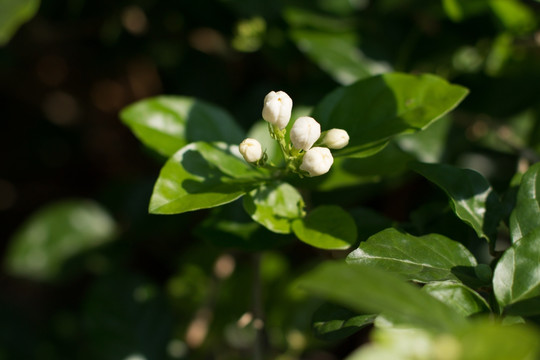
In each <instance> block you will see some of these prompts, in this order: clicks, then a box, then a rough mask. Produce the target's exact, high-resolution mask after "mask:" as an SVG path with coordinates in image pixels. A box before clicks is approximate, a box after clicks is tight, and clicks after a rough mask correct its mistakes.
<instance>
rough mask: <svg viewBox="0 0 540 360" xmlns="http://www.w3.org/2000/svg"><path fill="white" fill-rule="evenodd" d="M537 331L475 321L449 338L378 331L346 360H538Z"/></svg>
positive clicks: (407, 331) (402, 330)
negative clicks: (365, 344) (367, 342)
mask: <svg viewBox="0 0 540 360" xmlns="http://www.w3.org/2000/svg"><path fill="white" fill-rule="evenodd" d="M539 335H540V334H539V333H538V330H537V329H535V328H533V327H531V326H525V325H517V326H516V325H514V326H507V325H501V324H499V323H497V322H494V321H491V320H489V319H481V320H476V321H474V322H471V323H469V324H468V325H467V326H464V327H463V328H462V329H460V330H459V331H456V332H454V333H450V334H434V333H431V332H428V331H426V330H425V329H422V328H377V329H375V331H374V332H373V334H371V342H370V343H369V344H367V346H362V347H360V348H359V349H358V350H357V351H356V352H354V353H353V354H352V355H351V356H349V357H347V358H346V360H372V359H384V360H387V359H388V360H390V359H404V360H405V359H406V360H413V359H414V360H433V359H449V360H450V359H451V360H458V359H459V360H506V359H512V360H514V359H515V360H530V359H536V358H538V355H539V353H538V351H539V343H538V336H539Z"/></svg>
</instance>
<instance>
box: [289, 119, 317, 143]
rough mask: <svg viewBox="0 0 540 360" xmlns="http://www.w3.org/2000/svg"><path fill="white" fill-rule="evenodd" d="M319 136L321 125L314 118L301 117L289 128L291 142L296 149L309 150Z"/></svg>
mask: <svg viewBox="0 0 540 360" xmlns="http://www.w3.org/2000/svg"><path fill="white" fill-rule="evenodd" d="M320 136H321V125H319V123H318V122H317V121H315V119H314V118H312V117H309V116H302V117H299V118H298V119H296V121H295V122H294V125H293V126H292V128H291V142H292V144H293V146H294V147H295V148H296V149H299V150H300V149H301V150H305V151H307V150H309V149H311V147H312V146H313V144H315V141H317V140H318V139H319V137H320Z"/></svg>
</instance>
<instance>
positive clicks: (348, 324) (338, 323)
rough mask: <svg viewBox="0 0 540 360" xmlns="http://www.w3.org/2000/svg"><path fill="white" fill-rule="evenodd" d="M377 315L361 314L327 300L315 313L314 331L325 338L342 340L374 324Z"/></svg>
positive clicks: (321, 337) (313, 320) (316, 334)
mask: <svg viewBox="0 0 540 360" xmlns="http://www.w3.org/2000/svg"><path fill="white" fill-rule="evenodd" d="M375 317H376V315H359V314H358V313H356V312H354V311H351V310H349V309H346V308H344V307H342V306H339V305H335V304H332V303H328V302H327V303H324V304H322V305H321V306H320V307H319V308H318V309H317V310H316V311H315V313H314V314H313V319H312V323H313V331H314V332H315V336H317V337H318V338H320V339H323V340H327V341H335V340H341V339H344V338H346V337H348V336H350V335H352V334H354V333H356V332H358V330H360V329H362V328H364V327H366V326H368V325H370V324H372V323H373V320H375Z"/></svg>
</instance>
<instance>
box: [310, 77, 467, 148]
mask: <svg viewBox="0 0 540 360" xmlns="http://www.w3.org/2000/svg"><path fill="white" fill-rule="evenodd" d="M467 92H468V91H467V89H465V88H464V87H461V86H458V85H451V84H449V83H448V82H446V81H445V80H443V79H441V78H439V77H436V76H433V75H419V76H415V75H407V74H402V73H388V74H384V75H379V76H374V77H370V78H367V79H363V80H360V81H358V82H356V83H354V84H352V85H349V86H346V87H341V88H338V89H337V90H335V91H333V92H331V93H330V94H329V95H327V96H326V97H325V98H324V99H323V100H322V101H321V102H320V103H319V104H318V105H317V106H316V107H315V109H314V111H313V117H314V118H315V119H317V121H319V122H320V123H321V127H322V128H323V129H331V128H340V129H345V130H346V131H347V132H348V133H349V136H350V142H349V145H348V146H347V147H345V148H344V149H343V150H340V151H338V152H337V153H336V155H351V156H361V154H362V153H364V152H366V151H367V152H370V153H373V149H377V148H378V150H381V149H382V148H381V145H383V144H384V143H386V142H387V141H388V140H389V139H390V138H392V137H393V136H395V135H398V134H402V133H405V132H415V131H419V130H422V129H423V128H425V127H426V126H428V125H429V124H431V123H432V122H433V121H435V120H437V119H438V118H440V117H441V116H443V115H444V114H446V113H448V112H449V111H451V110H452V109H454V108H455V107H456V106H457V105H458V104H459V103H460V102H461V100H463V98H464V97H465V95H467Z"/></svg>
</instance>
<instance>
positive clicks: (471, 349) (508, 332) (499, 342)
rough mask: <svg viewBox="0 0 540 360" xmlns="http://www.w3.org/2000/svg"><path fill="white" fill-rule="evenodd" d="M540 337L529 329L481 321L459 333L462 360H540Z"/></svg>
mask: <svg viewBox="0 0 540 360" xmlns="http://www.w3.org/2000/svg"><path fill="white" fill-rule="evenodd" d="M539 337H540V334H539V333H538V330H537V329H536V328H533V327H531V326H528V325H512V326H508V325H500V324H497V323H494V322H492V321H489V320H487V319H482V320H481V321H476V322H474V323H472V324H471V325H470V326H467V327H466V328H465V329H464V330H463V331H461V332H459V334H458V339H459V343H460V344H461V349H463V350H462V351H463V352H464V354H463V355H462V357H461V358H460V359H463V360H507V359H512V360H531V359H538V356H539V355H540V353H539V350H540V349H539V347H540V343H539V342H538V338H539Z"/></svg>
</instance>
